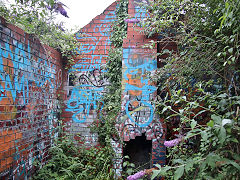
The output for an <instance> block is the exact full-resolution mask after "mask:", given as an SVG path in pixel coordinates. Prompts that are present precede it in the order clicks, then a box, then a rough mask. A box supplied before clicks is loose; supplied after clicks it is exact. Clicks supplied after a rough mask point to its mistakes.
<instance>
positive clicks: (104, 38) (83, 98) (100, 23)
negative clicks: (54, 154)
mask: <svg viewBox="0 0 240 180" xmlns="http://www.w3.org/2000/svg"><path fill="white" fill-rule="evenodd" d="M115 9H116V3H113V4H112V5H111V6H109V7H108V8H107V9H106V10H105V11H104V12H103V13H102V14H101V15H99V16H97V17H95V18H94V19H93V20H92V21H91V22H90V23H89V24H88V25H86V26H85V27H84V28H82V29H81V30H80V31H79V32H78V33H76V39H77V40H78V41H79V42H80V44H81V45H80V48H79V49H78V51H79V53H80V54H81V55H79V56H78V57H76V59H75V65H74V66H72V68H71V69H70V70H69V73H68V84H66V86H67V88H65V89H66V90H67V92H68V94H67V100H66V102H65V104H66V109H65V111H64V115H63V116H64V118H65V120H66V119H69V120H68V122H69V124H70V131H71V132H72V133H73V134H77V133H81V135H83V136H84V137H85V140H86V143H87V144H92V143H95V142H96V140H97V139H96V136H95V135H93V134H90V133H89V128H88V127H89V125H90V124H91V123H92V122H93V120H95V119H96V118H97V115H98V112H97V111H96V110H97V109H101V106H102V105H103V104H102V102H101V97H102V96H103V94H104V87H105V86H106V85H107V84H108V82H107V81H106V79H104V76H103V74H104V72H105V71H106V70H105V69H104V67H105V64H106V61H107V56H108V52H109V50H110V34H111V32H110V30H111V23H112V22H113V21H114V19H115ZM72 76H73V77H74V82H72V78H71V77H72ZM99 106H100V107H99ZM98 107H99V108H98Z"/></svg>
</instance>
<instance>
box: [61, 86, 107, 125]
mask: <svg viewBox="0 0 240 180" xmlns="http://www.w3.org/2000/svg"><path fill="white" fill-rule="evenodd" d="M102 91H103V87H102V88H95V87H94V86H92V85H80V86H78V87H74V89H73V90H72V94H71V97H70V99H69V100H68V103H67V107H68V109H66V111H72V112H74V114H73V116H72V119H73V121H74V122H76V123H84V122H85V121H86V118H87V117H88V116H89V113H90V110H93V109H97V105H98V102H101V98H102V95H101V94H100V93H101V92H102ZM79 114H81V115H83V119H79V118H78V116H79Z"/></svg>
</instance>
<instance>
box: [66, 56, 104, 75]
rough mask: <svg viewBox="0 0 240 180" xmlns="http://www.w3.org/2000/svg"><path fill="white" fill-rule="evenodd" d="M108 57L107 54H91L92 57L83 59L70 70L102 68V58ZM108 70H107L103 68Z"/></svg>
mask: <svg viewBox="0 0 240 180" xmlns="http://www.w3.org/2000/svg"><path fill="white" fill-rule="evenodd" d="M103 58H107V56H106V55H91V58H85V59H81V60H80V61H79V62H77V63H76V64H75V65H73V66H72V68H71V69H70V70H69V72H74V71H75V72H82V71H93V70H94V69H99V70H100V69H102V59H103ZM102 72H106V70H102Z"/></svg>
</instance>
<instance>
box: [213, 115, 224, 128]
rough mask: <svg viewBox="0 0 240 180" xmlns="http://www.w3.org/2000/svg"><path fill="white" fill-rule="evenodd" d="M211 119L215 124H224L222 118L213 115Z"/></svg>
mask: <svg viewBox="0 0 240 180" xmlns="http://www.w3.org/2000/svg"><path fill="white" fill-rule="evenodd" d="M211 118H212V120H213V121H214V122H216V123H217V124H219V125H220V124H221V123H222V118H221V117H220V116H217V115H215V114H213V115H211Z"/></svg>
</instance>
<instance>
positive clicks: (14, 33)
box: [0, 18, 62, 179]
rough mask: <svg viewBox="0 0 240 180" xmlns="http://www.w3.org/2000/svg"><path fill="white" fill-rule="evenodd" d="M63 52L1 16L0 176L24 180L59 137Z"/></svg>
mask: <svg viewBox="0 0 240 180" xmlns="http://www.w3.org/2000/svg"><path fill="white" fill-rule="evenodd" d="M61 82H62V65H61V56H60V53H58V52H57V51H55V50H54V49H52V48H50V47H47V46H45V45H42V44H41V43H40V42H39V41H38V40H37V39H36V37H34V36H32V35H29V34H27V33H25V32H24V31H23V30H21V29H20V28H18V27H15V26H13V25H10V24H7V23H6V22H5V20H4V19H2V18H0V179H24V178H26V177H27V176H29V175H30V174H31V171H32V167H33V162H34V161H35V160H38V161H40V162H41V163H44V162H45V161H46V159H47V157H48V148H49V147H50V145H51V143H52V140H53V138H54V137H55V136H56V133H55V129H56V126H57V119H58V117H57V116H58V108H59V107H58V104H59V103H58V99H57V94H58V93H59V92H58V90H60V87H61Z"/></svg>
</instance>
